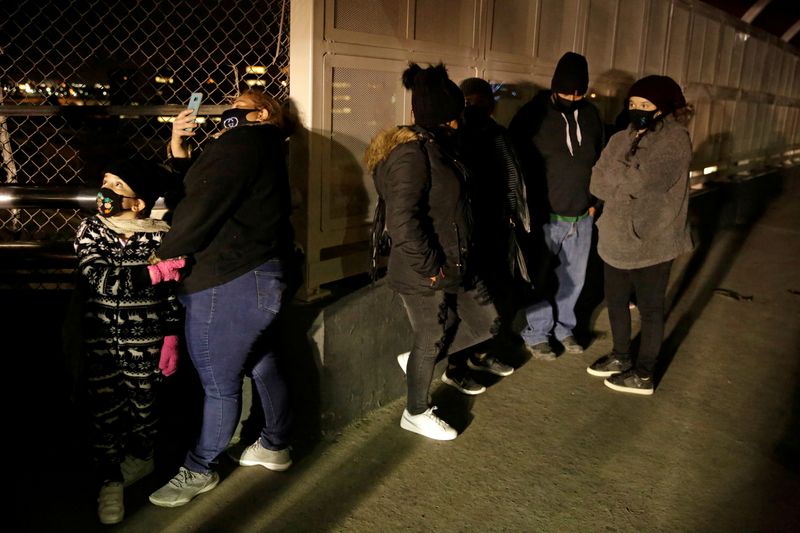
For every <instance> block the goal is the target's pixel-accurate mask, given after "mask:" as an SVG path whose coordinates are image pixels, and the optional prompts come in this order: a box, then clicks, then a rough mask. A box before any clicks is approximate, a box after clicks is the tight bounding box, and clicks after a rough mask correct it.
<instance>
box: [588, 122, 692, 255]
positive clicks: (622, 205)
mask: <svg viewBox="0 0 800 533" xmlns="http://www.w3.org/2000/svg"><path fill="white" fill-rule="evenodd" d="M635 136H636V132H635V131H634V130H633V129H631V128H630V127H629V128H628V129H627V130H624V131H621V132H619V133H617V134H615V135H614V136H612V137H611V139H610V140H609V142H608V146H606V148H605V150H603V153H602V154H601V155H600V160H599V161H598V162H597V164H596V165H595V166H594V169H593V170H592V180H591V192H592V194H593V195H595V196H596V197H597V198H600V199H601V200H603V201H604V202H605V204H604V206H603V213H602V215H601V216H600V218H599V219H598V220H597V228H598V231H599V235H598V243H597V251H598V253H599V254H600V257H601V258H602V259H603V261H605V262H606V263H608V264H609V265H611V266H613V267H615V268H619V269H624V270H630V269H635V268H644V267H648V266H652V265H656V264H658V263H663V262H665V261H669V260H671V259H675V258H676V257H678V256H679V255H681V254H683V253H685V252H688V251H690V250H691V249H692V238H691V233H690V229H689V223H688V219H687V213H688V206H689V163H690V161H691V158H692V144H691V141H690V140H689V132H688V131H687V129H686V127H685V126H684V125H682V124H680V123H679V122H677V121H676V120H675V119H674V118H673V117H672V116H668V117H667V118H665V119H664V121H663V122H662V123H661V124H660V125H658V126H656V129H655V131H650V132H647V134H646V135H644V137H642V139H641V141H640V143H639V146H638V148H637V151H636V153H635V154H634V155H632V156H631V157H630V158H629V159H626V157H625V156H626V154H627V153H628V152H629V151H630V148H631V145H632V143H633V141H634V138H635Z"/></svg>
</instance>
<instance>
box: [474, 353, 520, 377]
mask: <svg viewBox="0 0 800 533" xmlns="http://www.w3.org/2000/svg"><path fill="white" fill-rule="evenodd" d="M467 366H468V367H470V368H471V369H472V370H478V371H480V372H489V373H490V374H494V375H495V376H503V377H505V376H510V375H511V374H513V373H514V367H513V366H509V365H507V364H505V363H502V362H500V361H498V360H497V359H496V358H495V357H494V356H492V355H487V354H482V355H481V354H476V355H475V356H473V357H469V358H468V359H467Z"/></svg>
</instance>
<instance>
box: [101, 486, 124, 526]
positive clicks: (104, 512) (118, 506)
mask: <svg viewBox="0 0 800 533" xmlns="http://www.w3.org/2000/svg"><path fill="white" fill-rule="evenodd" d="M124 516H125V505H124V503H123V500H122V483H119V482H112V483H106V484H105V485H103V486H102V487H100V495H99V496H98V497H97V517H98V518H99V519H100V523H101V524H106V525H110V524H119V523H120V522H122V519H123V518H124Z"/></svg>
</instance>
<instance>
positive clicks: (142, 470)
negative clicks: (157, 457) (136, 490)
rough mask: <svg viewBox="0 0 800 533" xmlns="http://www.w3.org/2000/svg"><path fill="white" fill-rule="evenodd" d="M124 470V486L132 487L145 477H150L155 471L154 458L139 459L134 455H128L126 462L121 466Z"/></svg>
mask: <svg viewBox="0 0 800 533" xmlns="http://www.w3.org/2000/svg"><path fill="white" fill-rule="evenodd" d="M119 468H120V470H122V479H124V480H125V483H124V484H123V486H125V487H130V486H131V485H133V484H134V483H136V482H137V481H139V480H140V479H142V478H143V477H145V476H147V475H150V474H152V473H153V470H155V463H154V462H153V458H152V457H151V458H150V459H139V458H138V457H134V456H132V455H126V456H125V460H124V461H122V463H121V464H120V465H119Z"/></svg>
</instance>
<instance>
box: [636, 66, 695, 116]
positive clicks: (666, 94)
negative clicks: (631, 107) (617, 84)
mask: <svg viewBox="0 0 800 533" xmlns="http://www.w3.org/2000/svg"><path fill="white" fill-rule="evenodd" d="M631 96H638V97H640V98H645V99H647V100H650V102H651V103H652V104H653V105H655V106H656V107H657V108H658V110H659V111H661V112H662V113H664V114H667V113H671V112H673V111H675V110H676V109H680V108H682V107H686V98H684V97H683V91H681V87H680V85H678V84H677V83H675V80H673V79H672V78H670V77H669V76H655V75H653V76H646V77H644V78H642V79H640V80H639V81H637V82H636V83H634V84H633V85H631V89H630V91H628V98H630V97H631Z"/></svg>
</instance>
